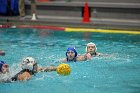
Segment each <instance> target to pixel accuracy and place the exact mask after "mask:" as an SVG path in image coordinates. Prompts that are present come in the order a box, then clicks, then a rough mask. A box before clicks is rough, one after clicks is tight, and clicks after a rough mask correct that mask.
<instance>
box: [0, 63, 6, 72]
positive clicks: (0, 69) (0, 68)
mask: <svg viewBox="0 0 140 93" xmlns="http://www.w3.org/2000/svg"><path fill="white" fill-rule="evenodd" d="M3 64H6V62H4V61H0V72H1V71H2V66H3Z"/></svg>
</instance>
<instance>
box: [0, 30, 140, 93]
mask: <svg viewBox="0 0 140 93" xmlns="http://www.w3.org/2000/svg"><path fill="white" fill-rule="evenodd" d="M91 41H92V42H94V43H95V44H96V45H97V48H98V52H101V53H103V54H108V55H109V56H104V57H94V58H92V59H91V60H89V61H83V62H76V63H72V62H71V63H68V64H69V65H70V66H71V69H72V72H71V74H70V75H69V76H59V75H58V74H57V73H56V72H41V73H37V74H36V75H35V76H33V77H32V79H31V80H28V81H22V82H19V81H17V82H13V83H0V93H26V92H30V93H140V35H127V34H103V33H102V34H101V33H77V32H75V33H72V32H71V33H69V32H62V31H51V30H36V29H0V49H2V50H4V51H5V52H6V55H5V56H0V59H1V60H5V61H6V62H7V63H8V64H9V65H10V70H11V73H13V74H15V73H17V72H18V71H19V70H20V67H19V64H20V63H21V60H22V58H23V57H27V56H32V57H34V58H35V59H36V60H37V62H38V64H39V65H40V66H50V65H54V66H57V65H58V64H59V63H58V62H57V61H58V60H59V59H60V58H64V57H65V51H66V49H67V47H69V46H74V47H76V49H77V51H78V53H79V54H84V53H85V45H86V44H87V43H88V42H91Z"/></svg>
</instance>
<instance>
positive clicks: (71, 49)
mask: <svg viewBox="0 0 140 93" xmlns="http://www.w3.org/2000/svg"><path fill="white" fill-rule="evenodd" d="M68 51H73V52H74V53H75V56H74V57H77V52H76V50H75V48H74V47H69V48H68V49H67V52H68ZM67 52H66V56H67Z"/></svg>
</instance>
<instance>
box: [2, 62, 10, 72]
mask: <svg viewBox="0 0 140 93" xmlns="http://www.w3.org/2000/svg"><path fill="white" fill-rule="evenodd" d="M8 72H9V66H8V65H7V64H3V66H2V73H4V74H5V73H8Z"/></svg>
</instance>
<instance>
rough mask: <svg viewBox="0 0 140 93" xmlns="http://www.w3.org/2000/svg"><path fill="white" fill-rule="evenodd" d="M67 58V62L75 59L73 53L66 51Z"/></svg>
mask: <svg viewBox="0 0 140 93" xmlns="http://www.w3.org/2000/svg"><path fill="white" fill-rule="evenodd" d="M67 57H68V59H69V60H72V59H73V58H74V57H75V53H74V52H73V51H68V52H67Z"/></svg>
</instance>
